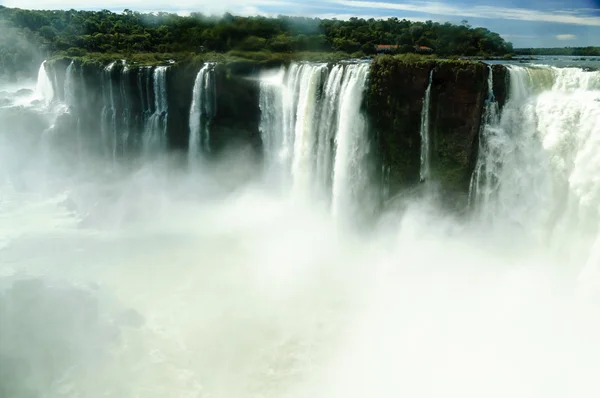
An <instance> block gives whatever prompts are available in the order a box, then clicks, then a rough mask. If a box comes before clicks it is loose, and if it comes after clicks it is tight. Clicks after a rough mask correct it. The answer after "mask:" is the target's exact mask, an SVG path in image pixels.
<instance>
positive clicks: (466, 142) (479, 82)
mask: <svg viewBox="0 0 600 398" xmlns="http://www.w3.org/2000/svg"><path fill="white" fill-rule="evenodd" d="M432 70H433V74H432V83H431V94H430V103H429V121H428V122H429V137H430V144H429V145H430V165H431V177H430V180H431V182H434V183H435V184H436V185H439V187H440V188H441V189H442V192H443V193H444V197H445V198H446V200H445V201H446V203H447V204H449V205H450V206H451V207H455V208H461V207H464V205H465V204H466V199H467V193H468V186H469V180H470V177H471V174H472V171H473V167H474V165H475V162H476V157H477V147H478V137H479V130H480V124H481V114H482V111H483V106H484V101H485V98H486V96H487V77H488V73H489V72H488V68H487V66H486V65H484V64H482V63H472V62H453V61H429V62H422V63H406V62H403V61H401V60H399V59H397V58H393V57H380V58H378V59H376V60H375V61H374V63H373V67H372V70H371V82H370V86H369V95H368V97H367V98H368V99H367V110H368V114H369V116H370V119H371V127H372V130H373V133H374V134H375V136H376V137H377V141H378V146H379V151H380V154H381V163H382V170H383V171H384V173H385V174H386V175H385V179H386V180H387V184H388V188H389V193H388V195H387V196H388V198H389V197H393V196H394V195H395V194H396V193H398V192H400V191H401V190H406V189H407V188H414V187H416V186H417V184H419V182H420V179H419V169H420V152H421V135H420V131H421V113H422V109H423V101H424V97H425V90H426V89H427V86H428V83H429V76H430V73H431V71H432Z"/></svg>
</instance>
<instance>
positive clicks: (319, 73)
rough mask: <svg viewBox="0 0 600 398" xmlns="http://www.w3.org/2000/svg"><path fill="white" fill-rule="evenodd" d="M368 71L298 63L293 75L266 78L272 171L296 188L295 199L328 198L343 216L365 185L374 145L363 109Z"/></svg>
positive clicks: (264, 114)
mask: <svg viewBox="0 0 600 398" xmlns="http://www.w3.org/2000/svg"><path fill="white" fill-rule="evenodd" d="M368 70H369V66H368V65H366V64H360V65H355V64H347V65H342V64H339V65H335V66H333V67H332V69H331V70H328V68H327V65H325V64H310V63H302V64H299V63H293V64H292V65H291V66H290V68H289V70H288V71H285V69H281V70H279V71H278V72H275V73H273V72H271V73H267V74H265V75H264V76H263V77H262V79H261V94H260V108H261V123H260V129H261V136H262V139H263V146H264V148H265V157H266V165H267V170H268V173H269V175H270V176H271V178H274V179H275V180H276V181H279V182H281V181H283V185H284V186H288V185H289V186H291V192H292V195H293V196H294V197H295V198H297V199H302V200H322V199H325V200H326V202H331V206H332V209H334V212H336V213H338V212H339V211H340V208H341V207H343V206H349V204H350V203H351V202H354V201H355V200H356V198H355V196H356V194H357V192H358V191H359V190H360V189H362V188H364V187H365V185H364V183H365V181H364V180H365V179H366V177H367V176H366V175H362V174H361V171H362V166H363V164H364V162H365V153H364V152H365V151H366V150H367V148H368V146H367V145H366V124H365V121H364V118H363V116H362V114H361V110H360V105H361V103H362V92H363V90H364V83H365V81H366V77H367V75H368ZM336 154H338V155H336ZM336 164H337V168H336V167H335V165H336ZM286 179H288V180H289V184H286V183H285V181H286ZM351 180H352V181H351Z"/></svg>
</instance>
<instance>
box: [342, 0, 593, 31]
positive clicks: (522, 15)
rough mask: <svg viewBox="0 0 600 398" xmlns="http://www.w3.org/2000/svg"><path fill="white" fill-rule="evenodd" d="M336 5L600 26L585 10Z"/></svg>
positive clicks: (354, 0)
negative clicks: (563, 11)
mask: <svg viewBox="0 0 600 398" xmlns="http://www.w3.org/2000/svg"><path fill="white" fill-rule="evenodd" d="M332 3H333V4H337V5H342V6H346V7H355V8H373V9H385V10H399V11H412V12H422V13H428V14H437V15H451V16H460V17H466V18H491V19H513V20H520V21H537V22H556V23H565V24H575V25H588V26H600V18H599V17H596V16H592V15H586V14H584V13H583V12H582V11H579V12H578V13H577V14H574V13H572V10H568V11H570V12H568V13H558V12H552V13H549V12H544V11H537V10H531V9H526V8H507V7H495V6H470V7H468V8H467V7H461V6H454V5H450V4H444V3H440V2H433V1H422V2H413V3H404V4H398V3H385V2H379V1H362V0H332Z"/></svg>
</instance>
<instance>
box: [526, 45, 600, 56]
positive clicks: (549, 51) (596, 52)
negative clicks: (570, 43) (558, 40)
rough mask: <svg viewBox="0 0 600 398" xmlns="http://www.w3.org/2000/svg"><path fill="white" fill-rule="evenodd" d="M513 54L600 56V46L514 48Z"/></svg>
mask: <svg viewBox="0 0 600 398" xmlns="http://www.w3.org/2000/svg"><path fill="white" fill-rule="evenodd" d="M514 53H515V55H573V56H582V57H590V56H600V47H563V48H516V49H515V51H514Z"/></svg>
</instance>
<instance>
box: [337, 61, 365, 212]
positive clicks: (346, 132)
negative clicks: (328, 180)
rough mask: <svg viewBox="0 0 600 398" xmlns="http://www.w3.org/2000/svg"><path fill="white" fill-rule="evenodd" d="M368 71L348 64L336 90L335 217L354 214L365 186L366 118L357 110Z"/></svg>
mask: <svg viewBox="0 0 600 398" xmlns="http://www.w3.org/2000/svg"><path fill="white" fill-rule="evenodd" d="M368 73H369V65H368V64H357V65H348V66H347V67H346V75H345V76H344V80H343V83H342V88H341V92H340V105H339V113H338V131H337V135H336V138H335V141H336V153H335V164H334V169H333V195H332V213H333V216H334V217H336V218H344V217H352V216H355V215H357V214H358V209H357V208H356V207H357V203H358V200H359V197H360V196H361V193H362V192H364V191H363V190H365V189H367V188H368V180H369V175H368V174H367V172H366V170H365V163H366V156H367V153H368V151H369V142H368V138H367V134H366V120H365V119H364V117H363V115H362V113H361V111H360V107H361V102H362V97H363V96H362V93H363V91H364V88H365V85H366V81H367V75H368Z"/></svg>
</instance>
